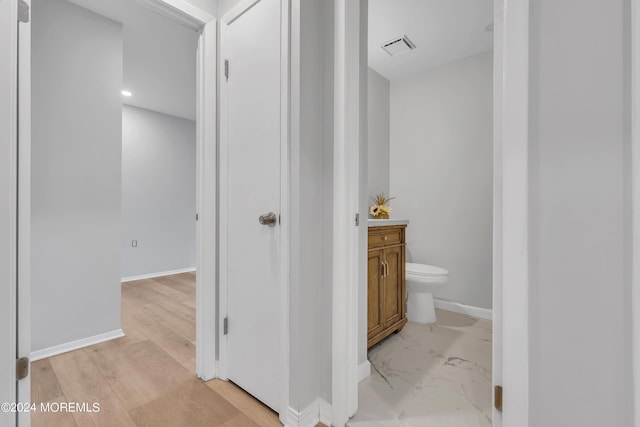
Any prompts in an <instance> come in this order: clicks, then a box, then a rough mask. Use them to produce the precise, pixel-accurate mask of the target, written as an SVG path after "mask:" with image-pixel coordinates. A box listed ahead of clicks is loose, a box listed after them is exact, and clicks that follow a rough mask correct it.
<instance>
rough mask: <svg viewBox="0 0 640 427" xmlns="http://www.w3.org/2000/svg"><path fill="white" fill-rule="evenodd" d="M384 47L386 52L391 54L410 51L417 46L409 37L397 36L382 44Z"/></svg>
mask: <svg viewBox="0 0 640 427" xmlns="http://www.w3.org/2000/svg"><path fill="white" fill-rule="evenodd" d="M382 48H383V49H384V51H385V52H387V53H388V54H389V55H391V56H396V55H400V54H402V53H406V52H409V51H410V50H413V49H415V48H416V45H415V44H413V42H412V41H411V40H409V37H407V36H402V37H397V38H395V39H392V40H389V41H388V42H386V43H385V44H383V45H382Z"/></svg>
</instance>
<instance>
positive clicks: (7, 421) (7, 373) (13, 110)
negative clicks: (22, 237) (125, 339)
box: [0, 0, 30, 426]
mask: <svg viewBox="0 0 640 427" xmlns="http://www.w3.org/2000/svg"><path fill="white" fill-rule="evenodd" d="M17 8H18V5H17V1H16V0H9V1H5V2H4V3H0V9H2V11H0V15H2V17H1V18H6V17H9V19H8V21H9V22H8V23H7V22H5V21H4V19H3V22H2V25H0V31H2V33H3V34H2V35H1V36H0V43H2V46H0V48H5V47H8V49H2V53H3V54H8V55H6V56H3V59H2V65H0V67H2V68H5V67H8V68H9V74H10V76H9V77H10V78H9V79H8V80H3V81H0V85H2V88H1V93H2V95H3V96H2V100H1V101H0V102H1V103H2V104H3V105H2V112H3V116H2V117H0V125H1V126H0V144H2V152H3V153H5V152H6V151H5V148H8V150H7V151H9V158H8V159H6V158H3V159H2V161H3V165H7V163H4V162H5V161H7V162H8V170H6V169H5V167H4V166H3V172H2V177H1V178H0V192H2V196H3V197H4V196H7V197H8V200H7V199H5V200H3V201H2V205H3V207H4V206H7V207H8V209H9V212H8V219H9V221H7V222H3V223H2V224H0V226H1V227H2V228H3V230H2V231H3V235H5V232H6V233H7V234H9V235H10V238H9V240H8V241H3V242H2V244H3V245H6V246H5V247H8V248H9V259H8V262H9V267H8V271H7V272H6V275H3V277H2V278H1V279H0V283H2V285H0V286H3V287H8V288H9V298H8V300H3V301H2V312H3V314H2V315H3V316H5V315H6V316H8V318H5V320H8V322H9V324H8V326H9V342H8V343H7V342H4V343H2V348H3V350H2V351H3V354H2V358H1V360H0V363H2V365H1V366H0V372H2V374H0V377H1V378H0V379H1V380H2V384H0V387H2V389H3V392H2V396H3V397H4V396H7V394H5V393H6V391H7V390H9V394H10V395H12V396H13V398H14V399H16V401H17V398H18V395H17V394H15V392H16V381H15V377H14V376H13V375H12V373H13V372H15V356H16V350H17V349H16V339H17V337H16V335H17V320H18V317H17V316H18V313H17V308H18V306H17V304H18V299H17V290H18V286H19V284H18V282H17V279H18V277H17V268H16V264H17V260H18V254H17V251H16V248H17V236H16V234H17V233H16V228H17V227H16V225H17V219H18V218H17V217H18V215H17V213H16V212H17V209H18V206H17V201H18V194H17V180H18V168H17V166H18V153H17V132H18V129H17V126H16V125H17V117H18V109H17V107H18V103H17V78H16V77H17V72H18V57H17V47H18V40H17V36H18V30H17V25H18V23H17V19H15V18H14V17H16V16H17V13H18V12H17V10H18V9H17ZM7 39H8V40H7ZM5 41H8V42H9V43H8V45H5V43H4V42H5ZM2 75H3V76H4V75H5V73H4V72H3V73H2ZM7 104H8V107H9V108H8V110H9V111H8V113H9V114H8V116H7V115H5V114H4V113H5V112H6V111H7V109H6V108H5V107H7ZM7 190H8V191H7ZM5 203H6V204H5ZM3 295H4V293H3ZM5 304H6V305H5ZM5 310H6V311H5ZM5 320H3V323H2V326H3V327H5V326H6V324H5V323H4V321H5ZM7 361H8V362H9V364H8V366H7V365H5V364H4V363H5V362H7ZM5 380H7V382H5ZM29 400H30V399H29ZM29 400H26V402H29ZM2 417H3V418H2V422H3V426H4V425H6V426H15V425H16V422H17V418H16V417H15V416H11V415H3V416H2Z"/></svg>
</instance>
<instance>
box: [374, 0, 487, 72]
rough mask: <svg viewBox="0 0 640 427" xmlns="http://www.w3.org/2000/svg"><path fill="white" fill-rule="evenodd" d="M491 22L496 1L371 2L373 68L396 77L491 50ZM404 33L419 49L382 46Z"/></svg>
mask: <svg viewBox="0 0 640 427" xmlns="http://www.w3.org/2000/svg"><path fill="white" fill-rule="evenodd" d="M492 22H493V0H369V66H370V67H371V68H373V69H374V70H375V71H377V72H378V73H380V74H382V75H383V76H385V77H386V78H387V79H389V80H394V79H397V78H400V77H403V76H406V75H409V74H414V73H418V72H420V71H425V70H428V69H430V68H434V67H437V66H439V65H443V64H446V63H447V62H451V61H455V60H457V59H461V58H465V57H467V56H471V55H475V54H477V53H480V52H484V51H487V50H490V49H492V48H493V33H492V32H489V31H486V28H487V25H489V24H491V23H492ZM403 35H406V36H408V37H409V39H411V41H412V42H413V43H414V44H415V45H416V49H414V50H411V51H409V52H407V53H404V54H401V55H397V56H389V54H387V53H386V52H385V51H384V50H382V47H381V46H382V45H383V44H384V43H385V42H387V41H389V40H392V39H394V38H396V37H402V36H403Z"/></svg>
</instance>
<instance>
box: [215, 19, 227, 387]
mask: <svg viewBox="0 0 640 427" xmlns="http://www.w3.org/2000/svg"><path fill="white" fill-rule="evenodd" d="M229 13H230V12H228V13H227V14H225V15H224V16H223V17H222V18H221V20H220V28H219V35H220V41H219V48H220V61H219V62H218V75H219V76H220V87H219V92H218V94H219V95H218V96H219V100H218V103H219V107H220V109H219V115H220V121H219V123H220V129H219V132H220V137H219V138H220V139H219V140H218V156H219V157H218V168H219V171H220V172H219V187H218V191H219V195H218V238H219V241H218V250H219V253H218V298H219V299H218V308H219V313H218V319H217V320H218V336H219V337H220V339H219V340H218V377H219V378H220V379H223V380H228V379H229V377H228V376H227V363H226V354H227V340H226V338H225V335H224V329H223V327H224V324H223V322H224V318H225V317H227V315H228V307H227V301H228V299H229V297H228V286H227V282H228V275H227V268H226V266H227V263H228V259H227V242H228V240H229V237H228V232H227V227H226V224H228V222H229V220H228V215H227V209H226V207H227V206H228V204H229V200H228V191H227V188H228V184H227V177H228V176H229V172H228V170H229V165H228V159H229V153H228V150H227V144H225V143H224V141H227V139H228V131H227V126H226V124H227V123H228V120H229V119H228V109H227V108H226V105H227V98H228V94H227V93H228V90H227V85H226V84H224V83H225V82H224V77H223V76H224V71H225V70H224V55H225V53H224V47H225V46H226V44H227V43H228V41H227V23H226V17H227V15H228V14H229Z"/></svg>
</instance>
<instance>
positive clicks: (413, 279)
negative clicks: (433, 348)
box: [405, 262, 449, 323]
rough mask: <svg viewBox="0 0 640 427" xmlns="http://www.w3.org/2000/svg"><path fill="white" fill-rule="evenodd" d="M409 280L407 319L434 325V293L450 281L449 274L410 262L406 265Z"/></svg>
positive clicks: (437, 268)
mask: <svg viewBox="0 0 640 427" xmlns="http://www.w3.org/2000/svg"><path fill="white" fill-rule="evenodd" d="M405 275H406V278H407V319H408V320H409V321H411V322H417V323H434V322H435V321H436V310H435V306H434V304H433V295H432V293H433V292H434V291H435V290H436V289H438V288H439V287H441V286H442V285H443V284H445V283H447V282H448V281H449V272H448V271H447V270H445V269H444V268H440V267H435V266H433V265H426V264H416V263H412V262H408V263H406V265H405Z"/></svg>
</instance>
